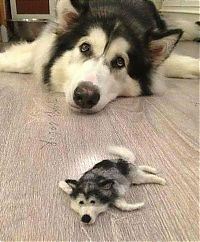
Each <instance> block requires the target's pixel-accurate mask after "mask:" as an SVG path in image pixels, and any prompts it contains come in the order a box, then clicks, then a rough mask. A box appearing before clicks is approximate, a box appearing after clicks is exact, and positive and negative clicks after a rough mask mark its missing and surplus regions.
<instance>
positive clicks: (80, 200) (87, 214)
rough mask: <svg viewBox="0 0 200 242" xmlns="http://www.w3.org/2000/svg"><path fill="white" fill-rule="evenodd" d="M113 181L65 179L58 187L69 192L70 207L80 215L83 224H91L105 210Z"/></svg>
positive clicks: (109, 200)
mask: <svg viewBox="0 0 200 242" xmlns="http://www.w3.org/2000/svg"><path fill="white" fill-rule="evenodd" d="M112 184H113V182H112V181H110V180H107V181H103V182H101V183H99V184H98V185H97V184H96V183H95V182H91V181H85V182H78V181H76V180H69V179H68V180H66V181H65V182H61V183H60V188H61V189H63V190H64V191H65V192H66V193H68V194H69V196H70V199H71V208H72V209H73V210H74V211H75V212H76V213H78V214H79V215H80V219H81V221H82V222H83V223H85V224H93V223H94V222H95V221H96V218H97V217H98V215H99V214H101V213H103V212H105V211H106V210H107V209H108V207H109V205H110V202H111V199H110V192H109V189H110V188H111V186H112Z"/></svg>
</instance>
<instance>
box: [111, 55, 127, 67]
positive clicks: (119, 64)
mask: <svg viewBox="0 0 200 242" xmlns="http://www.w3.org/2000/svg"><path fill="white" fill-rule="evenodd" d="M111 65H112V67H113V68H117V69H121V68H123V67H124V66H125V60H124V59H123V58H122V57H120V56H119V57H117V58H116V59H114V60H112V62H111Z"/></svg>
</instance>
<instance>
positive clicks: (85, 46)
mask: <svg viewBox="0 0 200 242" xmlns="http://www.w3.org/2000/svg"><path fill="white" fill-rule="evenodd" d="M80 51H81V52H82V53H85V54H86V53H89V52H90V51H91V45H90V44H88V43H83V44H82V45H81V46H80Z"/></svg>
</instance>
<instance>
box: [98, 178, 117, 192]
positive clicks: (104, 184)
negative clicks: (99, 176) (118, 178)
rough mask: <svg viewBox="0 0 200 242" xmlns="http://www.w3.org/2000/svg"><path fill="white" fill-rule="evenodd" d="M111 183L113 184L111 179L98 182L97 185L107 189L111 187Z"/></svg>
mask: <svg viewBox="0 0 200 242" xmlns="http://www.w3.org/2000/svg"><path fill="white" fill-rule="evenodd" d="M113 185H114V181H113V180H111V179H108V180H104V181H102V182H99V187H100V189H103V190H109V189H111V188H112V186H113Z"/></svg>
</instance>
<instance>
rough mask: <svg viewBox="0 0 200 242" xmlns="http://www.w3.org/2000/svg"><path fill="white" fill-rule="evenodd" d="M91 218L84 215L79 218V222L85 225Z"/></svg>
mask: <svg viewBox="0 0 200 242" xmlns="http://www.w3.org/2000/svg"><path fill="white" fill-rule="evenodd" d="M91 219H92V218H91V217H90V215H88V214H85V215H83V217H82V218H81V221H82V222H83V223H86V224H89V222H90V221H91Z"/></svg>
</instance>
